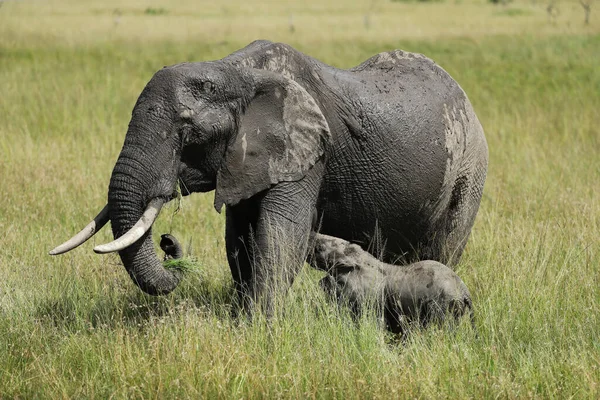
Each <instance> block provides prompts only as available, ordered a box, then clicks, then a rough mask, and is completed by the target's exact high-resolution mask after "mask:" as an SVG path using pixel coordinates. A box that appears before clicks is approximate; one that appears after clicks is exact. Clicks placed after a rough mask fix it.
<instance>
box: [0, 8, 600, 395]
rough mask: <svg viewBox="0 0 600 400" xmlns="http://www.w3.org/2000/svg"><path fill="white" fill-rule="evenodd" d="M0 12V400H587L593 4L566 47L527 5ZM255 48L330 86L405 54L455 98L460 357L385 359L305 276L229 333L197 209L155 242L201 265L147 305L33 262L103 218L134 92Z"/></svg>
mask: <svg viewBox="0 0 600 400" xmlns="http://www.w3.org/2000/svg"><path fill="white" fill-rule="evenodd" d="M0 4H2V6H1V7H0V138H1V140H0V189H1V191H0V192H1V195H2V205H1V206H0V232H1V235H0V249H1V250H0V251H1V253H0V274H1V280H0V398H13V397H15V398H68V397H75V398H108V397H116V398H165V397H167V398H168V397H192V398H198V397H213V396H216V397H231V398H242V397H244V398H263V397H320V398H321V397H325V398H374V397H375V398H376V397H379V398H390V397H399V398H413V397H422V398H448V397H450V398H467V397H471V398H481V397H484V398H492V397H493V398H496V397H501V398H535V397H539V398H568V397H575V398H590V399H595V398H598V397H600V387H599V382H600V367H599V364H600V329H599V327H600V272H599V265H600V249H599V238H598V236H599V233H600V128H599V126H600V19H599V17H598V15H600V3H598V2H596V3H592V5H593V6H595V7H596V8H592V14H591V20H590V24H589V25H584V24H583V19H584V14H583V9H582V8H581V6H580V5H579V4H578V3H577V2H567V1H559V2H557V3H556V6H557V8H558V9H559V11H560V12H559V13H558V14H555V15H554V16H553V17H550V15H549V13H548V12H547V10H546V7H547V4H546V3H544V2H541V1H539V0H538V1H537V2H529V1H528V2H524V1H523V2H513V3H509V4H508V5H506V6H502V5H500V6H494V5H492V4H489V3H486V2H483V1H478V2H472V1H468V0H464V1H446V2H437V3H400V2H389V1H383V0H382V1H357V2H351V1H346V2H344V1H341V0H336V1H332V2H326V1H313V0H304V1H294V2H292V1H287V2H281V1H274V0H272V1H270V2H268V3H267V2H261V3H255V2H251V1H241V0H234V1H229V2H225V3H223V4H222V5H219V2H201V1H184V2H179V3H178V4H177V5H172V4H170V3H168V2H166V1H164V2H158V1H136V2H128V3H127V5H123V4H122V2H117V1H102V2H101V1H89V2H80V1H12V0H9V1H4V2H2V3H0ZM257 38H265V39H271V40H275V41H283V42H287V43H290V44H292V45H293V46H295V47H297V48H298V49H300V50H302V51H304V52H306V53H308V54H310V55H312V56H315V57H317V58H319V59H321V60H323V61H325V62H327V63H330V64H332V65H335V66H338V67H350V66H353V65H356V64H358V63H359V62H361V61H362V60H364V59H366V58H368V57H369V56H371V55H374V54H376V53H378V52H381V51H385V50H389V49H394V48H402V49H404V50H408V51H415V52H420V53H424V54H426V55H427V56H429V57H431V58H433V59H434V60H436V61H437V62H438V63H439V64H440V65H442V66H443V67H444V68H445V69H446V70H447V71H448V72H449V73H450V74H451V75H452V76H453V77H454V78H455V79H456V80H457V81H458V82H459V83H460V84H461V85H462V87H463V88H464V89H465V91H466V92H467V94H468V95H469V97H470V99H471V102H472V103H473V106H474V108H475V110H476V112H477V114H478V116H479V118H480V120H481V122H482V124H483V126H484V129H485V131H486V134H487V140H488V144H489V148H490V166H489V174H488V180H487V183H486V188H485V194H484V198H483V201H482V204H481V209H480V212H479V215H478V218H477V221H476V225H475V227H474V229H473V234H472V236H471V239H470V241H469V245H468V247H467V250H466V252H465V254H464V257H463V259H462V261H461V263H460V265H459V266H458V267H457V268H456V270H457V272H458V273H459V275H460V276H461V277H462V278H463V279H464V281H465V282H466V283H467V285H468V286H469V288H470V289H471V292H472V294H473V297H474V303H475V307H476V312H477V325H478V329H479V339H476V338H475V337H474V335H473V333H472V331H471V330H470V328H469V326H468V324H463V325H461V327H460V328H459V329H458V330H457V331H456V332H454V333H451V332H448V331H445V330H440V329H431V330H428V331H426V332H422V333H417V334H415V335H413V336H411V338H410V339H409V341H408V342H407V343H406V344H404V345H395V344H391V343H390V342H389V341H388V340H387V338H386V336H385V333H384V332H382V331H381V330H378V329H377V325H376V322H375V321H374V319H373V318H365V319H364V320H363V321H362V322H361V323H360V324H358V325H356V324H354V323H353V322H352V320H351V319H350V318H349V317H348V315H347V314H346V313H345V312H344V311H338V310H337V309H336V308H335V307H334V306H333V305H331V304H328V303H327V302H326V301H325V299H324V297H323V296H322V295H321V294H320V292H319V290H318V288H317V285H316V282H317V280H318V278H319V277H320V274H319V273H317V272H315V271H311V270H309V269H308V268H305V269H304V271H303V272H302V274H301V276H300V278H299V279H298V280H297V282H296V283H295V285H294V287H293V290H292V291H291V292H290V293H289V295H288V296H287V298H286V299H285V305H284V307H283V308H284V309H285V313H283V314H282V315H278V316H277V317H275V318H273V320H272V321H270V322H269V323H265V322H264V319H262V318H260V316H257V317H256V318H255V319H254V321H252V322H250V321H247V320H245V319H238V320H235V319H232V318H231V317H230V314H229V309H230V308H231V304H232V296H231V280H230V276H229V268H228V266H227V263H226V260H225V253H224V240H223V221H224V218H223V216H222V215H219V214H217V213H216V212H215V211H214V210H213V209H212V194H207V195H194V196H191V197H189V198H184V199H183V201H182V203H181V210H180V211H179V212H175V209H176V207H175V205H174V204H173V205H172V206H170V207H168V208H167V210H166V212H165V211H163V213H162V214H161V217H160V219H159V221H158V222H157V225H156V228H155V230H154V232H155V237H156V238H158V234H159V233H164V232H173V233H174V234H175V235H177V236H178V237H179V238H180V239H182V240H183V241H184V242H185V243H186V247H189V249H191V252H192V254H193V255H194V256H195V257H196V258H197V260H198V264H199V265H200V266H201V270H200V271H198V272H190V273H188V275H187V276H186V279H185V282H184V283H183V285H182V287H181V288H179V289H177V290H176V291H175V292H174V293H173V294H172V295H170V296H168V297H164V298H153V297H149V296H146V295H143V294H142V293H141V292H140V291H139V290H138V289H137V288H136V287H135V286H134V285H133V284H132V282H131V281H130V279H129V277H128V276H127V274H126V273H125V271H124V269H123V268H122V267H121V265H120V262H119V259H118V257H117V256H115V255H110V256H98V255H95V254H94V253H93V252H92V246H93V244H92V243H87V244H85V245H83V246H82V247H80V248H78V249H76V250H74V251H72V252H71V253H68V254H66V255H63V256H59V257H50V256H48V255H47V252H48V250H50V249H51V248H53V247H54V246H55V245H57V244H59V243H60V242H62V241H63V240H65V239H67V238H68V237H70V236H71V235H72V234H73V233H75V232H76V231H78V230H79V229H80V228H81V227H82V226H83V225H85V224H86V223H87V222H88V220H89V219H90V218H91V217H92V216H93V215H95V213H96V212H97V211H98V210H99V209H100V208H101V207H102V206H103V205H104V204H105V202H106V189H107V186H108V181H109V177H110V173H111V170H112V166H113V164H114V162H115V161H116V158H117V155H118V153H119V150H120V147H121V145H122V141H123V137H124V134H125V131H126V128H127V123H128V120H129V115H130V112H131V109H132V107H133V104H134V102H135V100H136V98H137V96H138V94H139V93H140V92H141V90H142V88H143V87H144V84H145V83H146V82H147V81H148V80H149V79H150V77H151V76H152V74H153V73H154V72H155V71H156V70H158V69H160V68H161V67H162V66H163V65H169V64H173V63H177V62H180V61H184V60H187V61H200V60H207V59H215V58H220V57H223V56H225V55H227V54H229V53H230V52H232V51H234V50H236V49H238V48H240V47H242V46H244V45H246V44H247V43H249V42H250V41H252V40H254V39H257ZM110 238H111V237H110V229H104V230H103V231H102V232H101V233H100V234H99V235H97V237H96V238H95V239H93V240H92V242H94V243H99V242H106V241H108V240H109V239H110Z"/></svg>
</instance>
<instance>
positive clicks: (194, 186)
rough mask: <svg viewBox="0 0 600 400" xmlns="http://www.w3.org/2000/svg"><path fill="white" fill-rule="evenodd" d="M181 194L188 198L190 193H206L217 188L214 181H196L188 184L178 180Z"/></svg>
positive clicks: (185, 181)
mask: <svg viewBox="0 0 600 400" xmlns="http://www.w3.org/2000/svg"><path fill="white" fill-rule="evenodd" d="M179 182H180V188H181V194H182V195H183V196H189V195H190V194H192V193H206V192H210V191H212V190H215V189H216V188H217V183H216V181H214V180H196V181H193V182H189V181H187V180H184V179H180V180H179Z"/></svg>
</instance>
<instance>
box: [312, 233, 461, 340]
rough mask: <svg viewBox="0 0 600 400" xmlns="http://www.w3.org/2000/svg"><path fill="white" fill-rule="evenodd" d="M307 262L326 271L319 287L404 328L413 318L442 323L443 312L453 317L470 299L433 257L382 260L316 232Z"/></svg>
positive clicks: (393, 326)
mask: <svg viewBox="0 0 600 400" xmlns="http://www.w3.org/2000/svg"><path fill="white" fill-rule="evenodd" d="M314 242H315V246H314V254H313V255H312V256H311V257H310V260H309V262H310V263H311V265H313V266H314V267H316V268H319V269H322V270H326V271H327V272H328V275H327V276H326V277H325V278H323V279H322V280H321V286H322V287H323V289H324V290H325V291H326V292H327V293H328V294H330V295H332V296H334V297H336V298H337V299H338V301H343V302H346V303H347V304H348V305H350V307H351V309H352V310H353V311H354V312H355V313H359V312H361V309H362V308H363V307H364V305H365V304H372V305H374V306H375V307H376V310H377V311H378V312H379V313H380V314H381V316H382V317H383V320H384V322H385V324H386V327H387V328H388V329H389V330H390V331H392V332H394V333H405V332H406V329H407V328H408V327H409V326H410V325H412V324H413V323H415V322H416V323H418V324H419V325H420V326H423V327H425V326H427V325H428V324H429V323H430V322H438V323H439V322H443V321H444V320H445V319H446V316H447V315H448V314H451V315H452V316H453V317H454V319H455V320H458V318H460V317H461V316H462V315H464V314H465V313H466V311H467V310H470V311H471V318H472V317H473V313H472V302H471V296H470V294H469V291H468V289H467V287H466V285H465V284H464V282H463V281H462V280H461V279H460V278H459V277H458V275H456V274H455V273H454V272H453V271H452V270H451V269H450V268H448V267H447V266H445V265H444V264H441V263H439V262H436V261H430V260H428V261H420V262H417V263H414V264H410V265H406V266H397V265H391V264H386V263H383V262H381V261H379V260H377V259H376V258H375V257H373V256H372V255H371V254H369V253H368V252H366V251H365V250H363V249H362V248H361V247H360V246H358V245H356V244H352V243H349V242H347V241H345V240H342V239H338V238H335V237H332V236H327V235H321V234H316V235H315V237H314Z"/></svg>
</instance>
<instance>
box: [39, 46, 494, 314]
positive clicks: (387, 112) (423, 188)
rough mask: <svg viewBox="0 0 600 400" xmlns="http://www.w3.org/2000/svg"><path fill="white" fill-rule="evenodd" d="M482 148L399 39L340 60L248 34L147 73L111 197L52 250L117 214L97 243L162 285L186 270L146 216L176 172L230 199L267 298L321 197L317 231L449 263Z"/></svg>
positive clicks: (250, 288) (292, 267) (148, 284)
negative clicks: (336, 63) (104, 240)
mask: <svg viewBox="0 0 600 400" xmlns="http://www.w3.org/2000/svg"><path fill="white" fill-rule="evenodd" d="M487 161H488V150H487V144H486V140H485V136H484V133H483V129H482V127H481V125H480V123H479V121H478V119H477V117H476V115H475V113H474V111H473V108H472V106H471V104H470V102H469V100H468V98H467V96H466V95H465V93H464V92H463V90H462V89H461V88H460V86H459V85H458V84H457V83H456V82H455V81H454V80H453V79H452V78H451V77H450V76H449V75H448V74H447V73H446V72H445V71H444V70H443V69H442V68H440V67H439V66H437V65H436V64H435V63H434V62H433V61H432V60H430V59H428V58H426V57H424V56H422V55H419V54H413V53H407V52H404V51H400V50H395V51H390V52H384V53H380V54H378V55H375V56H373V57H371V58H369V59H368V60H366V61H365V62H363V63H362V64H360V65H358V66H356V67H354V68H351V69H348V70H343V69H338V68H335V67H331V66H329V65H326V64H324V63H322V62H320V61H318V60H316V59H314V58H312V57H310V56H307V55H305V54H303V53H301V52H299V51H297V50H295V49H294V48H292V47H290V46H288V45H285V44H282V43H271V42H268V41H256V42H253V43H251V44H250V45H248V46H247V47H245V48H243V49H241V50H238V51H236V52H235V53H233V54H231V55H229V56H227V57H225V58H223V59H221V60H216V61H207V62H197V63H182V64H177V65H173V66H170V67H165V68H163V69H161V70H159V71H158V72H156V74H155V75H154V76H153V77H152V79H151V80H150V81H149V82H148V84H147V85H146V87H145V88H144V90H143V91H142V93H141V94H140V96H139V98H138V100H137V102H136V104H135V106H134V108H133V111H132V116H131V121H130V123H129V127H128V129H127V134H126V136H125V142H124V144H123V148H122V150H121V153H120V155H119V157H118V160H117V162H116V164H115V167H114V169H113V171H112V176H111V179H110V184H109V189H108V202H107V205H106V206H105V207H104V208H103V210H102V211H101V212H100V213H99V214H98V215H97V216H96V217H95V218H94V220H93V221H92V222H90V224H89V225H88V226H86V227H85V228H84V229H83V230H82V231H81V232H80V233H78V234H77V235H75V237H73V238H72V239H71V240H69V241H67V242H66V243H64V244H62V245H60V246H58V247H57V248H55V249H54V250H52V251H51V254H60V253H64V252H66V251H69V250H71V249H73V248H75V247H77V246H78V245H80V244H82V243H83V242H85V241H86V240H87V239H89V238H90V237H91V236H92V235H93V234H94V233H96V232H97V231H98V230H99V229H100V228H101V227H102V226H103V225H105V224H106V223H107V222H108V221H110V222H111V226H112V231H113V235H114V238H115V240H114V241H113V242H111V243H108V244H105V245H100V246H97V247H96V248H95V249H94V250H95V251H96V252H98V253H107V252H114V251H118V252H119V255H120V257H121V260H122V262H123V265H124V266H125V268H126V270H127V271H128V273H129V275H130V276H131V278H132V279H133V281H134V282H135V283H136V284H137V285H138V286H139V287H140V288H141V289H142V290H143V291H145V292H146V293H149V294H153V295H160V294H167V293H169V292H171V291H172V290H173V289H175V287H177V285H178V283H179V280H180V278H181V276H180V274H179V273H178V272H177V271H169V270H167V269H165V268H164V267H163V265H162V263H161V260H160V259H159V258H158V255H157V253H156V250H155V249H154V246H153V242H152V237H151V227H152V224H153V222H154V220H155V219H156V217H157V216H158V215H159V213H160V210H161V207H162V206H163V204H164V203H165V202H168V201H170V200H171V199H173V198H174V197H175V195H176V187H177V186H179V187H181V188H182V194H183V195H189V194H191V193H194V192H208V191H213V190H214V191H215V198H214V205H215V208H216V209H217V210H218V211H220V210H221V208H222V206H223V205H225V206H226V211H227V212H226V229H225V244H226V248H227V257H228V262H229V266H230V269H231V274H232V277H233V281H234V283H235V286H236V289H237V291H238V292H239V293H240V294H242V295H244V297H245V298H253V299H257V298H259V297H261V298H263V297H265V298H266V299H267V303H268V299H269V298H270V297H272V295H273V291H272V290H270V287H271V284H272V278H273V277H275V278H280V277H283V278H284V283H285V284H284V285H281V286H280V287H283V288H284V289H285V287H286V285H287V286H289V285H290V284H291V283H292V281H293V279H294V277H295V275H296V273H297V271H298V270H299V269H300V267H301V266H302V264H303V262H304V260H305V257H306V254H307V246H308V239H309V234H310V232H311V229H312V221H313V215H312V214H313V210H315V209H316V210H317V213H318V218H319V221H320V224H321V226H320V231H321V232H322V233H324V234H328V235H333V236H336V237H340V238H342V239H345V240H349V241H352V242H354V243H363V244H365V243H369V242H371V241H372V239H373V237H374V236H375V235H377V237H378V238H381V239H382V242H385V243H387V245H386V246H385V248H384V249H375V250H374V251H377V252H378V253H379V252H382V253H383V257H384V259H385V260H386V261H391V260H396V259H398V258H402V259H404V260H406V261H411V260H417V259H431V260H437V261H440V262H442V263H445V264H448V265H449V266H451V265H453V263H455V262H456V261H457V260H458V259H459V258H460V256H461V253H462V251H463V249H464V246H465V244H466V241H467V238H468V236H469V233H470V231H471V228H472V226H473V223H474V219H475V216H476V214H477V210H478V208H479V203H480V199H481V195H482V190H483V185H484V181H485V177H486V172H487ZM282 237H284V238H285V240H281V238H282ZM290 243H292V244H293V245H292V246H290V245H289V244H290ZM283 250H285V251H283ZM284 253H285V254H286V256H287V257H288V258H289V260H288V262H286V263H285V265H286V266H287V267H286V268H283V267H282V265H284V263H282V262H280V261H281V260H280V258H279V257H280V256H281V255H282V254H284Z"/></svg>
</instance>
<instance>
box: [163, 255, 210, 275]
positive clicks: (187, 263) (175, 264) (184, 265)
mask: <svg viewBox="0 0 600 400" xmlns="http://www.w3.org/2000/svg"><path fill="white" fill-rule="evenodd" d="M163 266H164V267H165V268H166V269H170V270H176V271H181V272H184V273H194V272H200V271H201V270H202V266H201V265H200V263H199V262H198V260H197V259H195V258H193V257H189V258H179V259H177V260H166V261H163ZM184 277H185V275H184Z"/></svg>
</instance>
